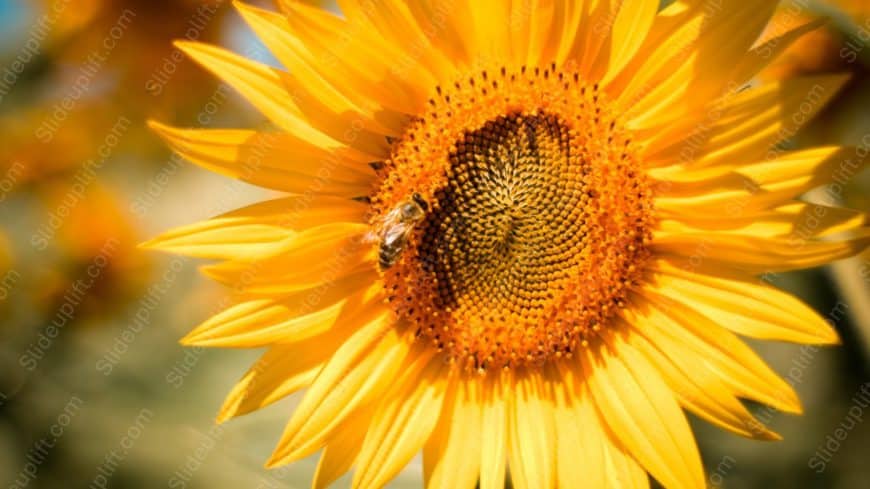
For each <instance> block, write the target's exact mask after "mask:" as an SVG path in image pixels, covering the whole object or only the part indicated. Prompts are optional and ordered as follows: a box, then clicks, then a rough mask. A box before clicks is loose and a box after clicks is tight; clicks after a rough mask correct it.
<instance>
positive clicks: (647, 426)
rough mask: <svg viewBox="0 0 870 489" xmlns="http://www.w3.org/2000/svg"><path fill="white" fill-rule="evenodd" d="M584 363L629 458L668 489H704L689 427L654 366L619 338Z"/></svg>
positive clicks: (588, 354) (589, 354)
mask: <svg viewBox="0 0 870 489" xmlns="http://www.w3.org/2000/svg"><path fill="white" fill-rule="evenodd" d="M611 348H612V349H611ZM582 359H583V367H584V369H585V371H586V374H587V376H588V379H589V383H590V390H591V392H592V396H593V397H594V398H595V403H596V405H597V406H598V411H599V413H601V417H602V418H603V419H604V420H605V421H606V422H607V424H608V426H609V427H610V433H612V434H613V435H614V436H615V437H616V438H617V439H618V440H619V442H620V443H621V444H622V445H624V446H625V447H626V449H627V450H628V452H629V453H631V454H632V456H633V457H634V458H636V459H637V460H638V462H640V463H641V464H642V465H643V466H644V468H645V469H646V470H647V471H649V472H650V473H651V474H652V475H653V477H655V478H656V479H657V480H658V481H659V482H661V483H662V485H664V486H665V487H668V488H678V487H704V472H703V467H702V465H701V459H700V457H699V455H698V450H697V447H696V445H695V440H694V437H693V436H692V432H691V430H690V429H689V424H688V422H687V421H686V418H685V416H684V415H683V412H682V410H681V409H680V406H679V404H677V401H676V400H675V399H674V397H673V394H672V392H671V390H670V389H669V388H668V387H667V385H666V384H665V383H664V382H663V381H662V379H661V378H660V376H659V374H658V372H656V370H655V369H654V368H653V367H652V366H651V365H650V364H649V362H647V361H646V360H645V359H644V358H643V356H642V355H640V353H638V352H637V351H636V350H635V349H634V348H632V347H630V346H629V345H627V344H625V343H624V342H623V341H622V340H621V339H619V338H613V339H612V345H611V346H610V347H608V348H604V347H602V348H601V349H600V350H598V351H597V352H592V351H590V350H588V349H586V350H584V351H583V354H582Z"/></svg>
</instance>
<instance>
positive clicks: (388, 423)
mask: <svg viewBox="0 0 870 489" xmlns="http://www.w3.org/2000/svg"><path fill="white" fill-rule="evenodd" d="M339 4H340V7H341V9H342V15H335V14H333V13H330V12H327V11H324V10H321V9H318V8H315V7H309V6H305V5H302V4H299V3H296V2H290V1H287V2H283V3H282V4H281V9H282V11H281V12H280V13H274V12H269V11H265V10H261V9H257V8H254V7H250V6H246V5H241V4H240V5H238V9H239V10H240V12H241V15H242V16H243V17H244V19H245V20H246V21H247V22H248V23H249V24H250V26H251V28H252V29H253V30H254V31H255V32H256V33H257V35H258V36H259V37H260V39H262V41H263V42H264V43H265V44H266V45H267V46H268V47H269V48H270V49H271V51H272V52H273V53H274V54H275V56H276V57H277V59H278V60H279V61H280V62H281V63H282V64H283V65H284V67H285V68H286V71H285V70H282V69H277V68H273V67H270V66H266V65H262V64H258V63H256V62H253V61H250V60H248V59H245V58H242V57H240V56H237V55H234V54H232V53H229V52H227V51H224V50H222V49H219V48H216V47H212V46H208V45H203V44H195V43H186V42H185V43H180V44H179V46H180V47H181V48H182V49H183V50H184V51H185V52H186V53H187V54H188V55H190V56H191V57H192V58H193V59H195V60H196V61H197V62H199V63H200V64H202V65H203V66H204V67H205V68H207V69H208V70H210V71H212V72H214V73H215V74H216V75H217V76H218V77H220V78H221V79H222V80H223V81H224V82H226V83H228V84H229V85H231V86H233V87H234V88H235V89H236V90H238V92H239V93H240V94H241V95H242V96H244V97H246V98H247V99H248V100H249V101H250V102H251V103H252V104H253V105H254V106H256V107H257V108H258V109H259V110H260V111H261V112H262V113H263V115H264V116H265V117H266V118H268V119H269V120H270V121H271V122H272V123H274V125H275V126H276V128H269V129H268V130H261V131H254V130H225V129H219V130H215V129H207V130H204V129H179V128H172V127H168V126H165V125H162V124H159V123H152V127H153V128H154V130H156V131H157V132H158V133H159V134H160V135H161V136H162V137H163V138H164V139H165V140H166V141H167V142H168V144H169V145H170V146H171V147H172V148H173V149H174V150H175V151H177V152H178V153H180V154H181V155H183V156H185V157H186V158H188V159H190V160H191V161H194V162H196V163H198V164H200V165H202V166H204V167H206V168H209V169H212V170H214V171H217V172H220V173H223V174H226V175H230V176H232V177H236V178H239V179H242V180H244V181H247V182H250V183H253V184H255V185H259V186H263V187H267V188H270V189H274V190H278V191H282V192H286V193H287V194H288V195H287V196H286V197H283V198H278V199H276V200H272V201H268V202H263V203H259V204H255V205H252V206H250V207H246V208H243V209H240V210H237V211H234V212H231V213H229V214H226V215H222V216H219V217H217V218H214V219H212V220H209V221H206V222H203V223H199V224H194V225H190V226H187V227H183V228H181V229H177V230H175V231H172V232H169V233H167V234H165V235H163V236H161V237H159V238H157V239H156V240H154V241H152V242H150V243H149V246H151V247H156V248H159V249H162V250H167V251H171V252H176V253H184V254H188V255H191V256H196V257H206V258H211V259H218V260H220V262H218V263H216V264H213V265H209V266H207V267H205V268H204V271H205V273H206V274H207V275H209V276H210V277H213V278H214V279H216V280H218V281H220V282H222V283H224V284H226V285H228V286H229V287H231V288H232V289H233V291H234V293H235V296H237V298H238V302H237V303H236V304H235V305H233V306H232V307H230V308H229V309H227V310H225V311H224V312H222V313H219V314H218V315H217V316H215V317H212V318H211V319H209V320H207V321H206V322H205V323H204V324H202V325H201V326H199V327H197V328H196V329H195V330H194V331H193V332H191V333H190V334H189V335H188V336H187V337H185V338H184V340H183V343H184V344H189V345H200V346H211V347H246V348H249V347H250V348H254V347H257V348H259V347H265V348H268V349H267V351H266V352H265V354H264V355H263V357H262V358H261V359H260V360H259V361H258V362H257V363H256V364H255V365H254V366H253V367H252V369H251V370H250V371H249V372H248V373H247V374H246V375H245V376H244V378H243V379H242V380H241V382H239V383H238V385H237V386H236V387H235V388H234V389H233V390H232V393H231V394H230V395H229V398H228V399H227V401H226V403H225V405H224V406H223V408H222V410H221V412H220V415H219V418H218V419H219V421H221V422H222V421H225V420H228V419H230V418H233V417H235V416H238V415H241V414H245V413H248V412H250V411H253V410H256V409H259V408H261V407H263V406H266V405H268V404H270V403H273V402H275V401H277V400H278V399H281V398H283V397H285V396H287V395H289V394H291V393H293V392H296V391H299V390H302V389H306V391H305V394H304V396H303V397H302V399H301V402H300V404H299V405H298V407H297V408H296V410H295V412H294V414H293V416H292V418H291V420H290V421H289V424H288V425H287V427H286V429H285V431H284V433H283V435H282V436H281V439H280V441H279V443H278V446H277V448H276V449H275V451H274V453H273V455H272V457H271V459H270V460H269V461H268V463H267V465H268V466H277V465H281V464H286V463H289V462H292V461H295V460H298V459H300V458H302V457H306V456H308V455H311V454H314V453H315V452H317V451H319V450H321V449H323V451H322V453H321V455H320V461H319V464H318V467H317V471H316V475H315V476H314V487H318V488H319V487H325V486H327V485H328V484H330V483H331V482H333V481H334V480H336V479H337V478H338V477H339V476H341V475H342V474H344V473H345V472H347V471H349V470H350V469H351V468H353V469H354V473H353V485H354V487H380V486H383V485H384V484H386V483H387V482H388V481H389V480H391V479H392V478H393V477H394V476H395V475H396V474H397V473H398V472H399V471H400V470H401V469H402V468H403V467H404V466H405V465H406V464H407V463H408V462H409V461H410V460H411V459H412V457H414V456H415V454H417V453H418V452H420V451H421V450H422V452H423V471H424V477H425V480H426V484H427V486H429V487H451V488H453V487H469V488H471V487H474V486H475V483H477V482H478V481H479V484H480V487H481V488H484V489H490V488H502V487H504V484H505V482H506V477H507V473H508V470H509V473H510V479H511V481H512V483H513V485H514V486H515V487H519V488H525V487H555V486H559V487H581V486H582V487H604V486H610V487H613V486H618V487H639V486H644V487H645V486H647V485H648V484H649V482H648V475H647V474H649V475H651V476H652V477H654V478H655V479H656V480H658V481H659V482H660V483H661V484H662V485H664V486H665V487H668V488H676V487H704V485H705V481H704V473H703V468H702V465H701V461H700V458H699V455H698V450H697V448H696V445H695V442H694V439H693V435H692V433H691V431H690V428H689V425H688V423H687V421H686V417H685V414H684V411H683V410H684V409H686V410H688V411H691V412H693V413H695V414H697V415H698V416H700V417H702V418H704V419H706V420H709V421H710V422H712V423H714V424H716V425H718V426H721V427H723V428H725V429H728V430H730V431H733V432H735V433H738V434H740V435H744V436H747V437H751V438H757V439H763V440H773V439H777V438H778V436H777V435H776V434H775V433H773V432H771V431H770V430H768V429H767V428H766V427H764V426H763V425H762V424H761V423H760V422H758V421H757V420H756V419H755V418H754V417H753V416H752V415H751V414H750V412H749V411H748V410H747V408H746V407H745V406H744V405H743V403H742V400H743V399H751V400H754V401H758V402H761V403H764V404H768V405H770V406H772V407H774V408H776V409H778V410H781V411H785V412H789V413H798V412H800V410H801V407H800V403H799V401H798V398H797V396H796V395H795V392H794V391H793V390H792V388H791V387H790V385H789V384H788V383H786V382H785V381H784V380H782V379H781V378H780V377H778V376H777V375H776V374H775V373H774V372H773V371H771V369H770V368H768V367H767V366H766V365H765V363H764V362H763V361H762V360H761V359H760V358H759V357H758V356H757V355H756V354H755V353H754V352H753V351H752V350H751V349H750V348H749V347H747V346H746V345H745V344H744V343H743V342H742V341H741V340H740V339H739V338H738V336H737V335H745V336H750V337H754V338H763V339H772V340H786V341H792V342H798V343H816V344H830V343H836V342H837V341H838V339H837V335H836V333H835V332H834V331H833V330H832V329H831V328H830V327H829V325H828V324H827V323H826V321H825V320H824V319H823V318H821V317H820V316H819V315H817V314H816V313H815V312H814V311H813V310H812V309H810V308H809V307H807V306H806V305H804V304H803V303H801V302H800V301H798V300H797V299H795V298H793V297H792V296H790V295H788V294H786V293H784V292H781V291H779V290H777V289H776V288H773V287H771V286H770V285H769V284H768V283H766V281H765V280H763V279H761V278H759V277H766V276H768V275H767V274H770V273H778V272H782V271H787V270H793V269H798V268H805V267H813V266H818V265H822V264H825V263H827V262H830V261H832V260H837V259H840V258H843V257H847V256H851V255H854V254H855V253H857V252H859V251H861V250H863V249H865V248H866V247H867V245H868V232H867V228H866V227H865V225H864V221H865V215H864V214H863V213H860V212H856V211H852V210H847V209H842V208H835V207H830V206H825V205H820V204H813V203H809V202H804V201H800V200H796V199H797V198H798V197H799V196H800V195H801V194H802V193H804V192H805V191H807V190H808V189H811V188H813V187H817V186H819V185H821V184H824V183H825V182H826V181H828V180H830V179H831V178H832V175H845V176H844V178H845V177H846V176H848V175H851V174H854V173H855V172H857V171H858V170H859V169H860V168H861V166H862V164H863V157H864V156H866V154H867V152H868V148H866V147H864V148H844V147H819V148H812V149H806V150H787V149H786V146H784V145H782V144H781V143H782V142H783V140H784V139H786V138H788V137H789V136H790V135H791V134H793V133H794V131H796V130H797V129H799V127H800V126H801V125H803V124H804V123H806V122H807V121H808V120H809V119H811V118H812V116H813V115H814V114H815V112H816V111H818V110H819V109H820V108H821V107H822V106H823V105H824V103H825V102H826V100H827V99H828V98H829V97H831V96H832V95H833V94H834V93H835V92H836V91H837V90H838V88H839V87H840V86H841V85H842V84H843V83H844V81H845V77H843V76H817V77H812V78H805V79H794V80H783V81H777V82H773V83H767V84H763V85H761V86H756V87H753V88H748V87H749V85H747V82H748V81H750V80H752V79H753V78H754V77H755V75H756V74H757V73H758V72H759V71H760V70H762V69H763V68H764V66H765V65H766V64H767V63H768V62H769V61H770V60H771V59H773V58H775V57H776V54H777V53H779V52H781V51H783V50H784V49H785V48H786V47H787V46H788V45H789V44H790V43H792V42H793V41H794V40H795V39H797V38H799V37H800V36H801V35H802V34H803V33H805V32H807V31H809V30H812V29H813V28H815V27H817V26H818V23H810V24H806V25H801V26H799V27H798V28H796V29H793V30H789V31H788V32H785V33H783V34H782V35H780V36H777V37H776V38H774V39H771V40H768V41H767V42H766V43H765V44H763V45H758V46H754V45H753V43H754V42H755V40H756V39H758V38H759V36H760V34H761V32H762V31H763V29H764V28H765V25H766V24H767V22H768V20H769V18H770V17H771V15H772V13H773V11H774V8H775V2H771V1H765V2H746V1H744V0H726V1H721V0H715V1H709V2H702V1H677V2H673V3H671V4H670V5H668V6H667V7H666V8H663V9H661V10H660V9H659V2H658V0H636V1H626V2H621V1H612V2H604V1H548V2H544V1H536V0H530V1H528V2H503V1H473V2H472V1H466V0H445V1H436V0H419V1H414V2H407V3H406V2H399V1H394V0H383V1H379V2H353V1H340V2H339Z"/></svg>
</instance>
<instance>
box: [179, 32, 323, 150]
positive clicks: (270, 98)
mask: <svg viewBox="0 0 870 489" xmlns="http://www.w3.org/2000/svg"><path fill="white" fill-rule="evenodd" d="M175 46H176V47H178V49H180V50H182V51H183V52H184V53H186V54H187V55H188V56H190V57H191V58H193V60H194V61H196V62H197V63H199V64H201V65H202V66H203V67H205V68H206V69H208V70H209V71H211V72H212V73H214V74H215V75H216V76H218V77H220V79H221V80H223V81H224V82H226V83H227V84H228V85H230V86H231V87H233V88H234V89H236V91H238V92H239V93H240V94H241V95H242V96H243V97H245V99H247V100H248V101H249V102H250V103H251V104H252V105H253V106H254V107H256V108H257V110H259V111H260V112H262V114H263V115H264V116H266V117H267V118H269V120H271V121H272V122H274V123H275V124H277V125H278V126H279V127H281V128H282V129H284V130H286V131H288V132H290V133H291V134H293V135H295V136H297V137H299V138H301V139H304V140H306V141H310V142H311V143H312V144H314V145H316V146H321V147H327V146H334V145H337V144H338V143H337V142H336V141H335V140H334V139H332V138H330V137H328V136H326V135H325V134H323V133H322V132H320V131H318V130H316V129H314V128H312V127H311V125H310V124H309V123H308V122H307V121H306V120H305V117H304V116H303V114H302V113H301V112H300V111H299V108H298V107H297V105H296V103H295V102H294V100H293V97H292V96H291V95H290V93H289V92H288V91H287V89H286V87H285V85H284V82H283V80H282V72H281V71H280V70H277V69H275V68H271V67H269V66H266V65H264V64H261V63H258V62H256V61H252V60H249V59H247V58H244V57H242V56H239V55H237V54H234V53H231V52H229V51H227V50H225V49H222V48H219V47H216V46H212V45H209V44H202V43H198V42H188V41H176V42H175Z"/></svg>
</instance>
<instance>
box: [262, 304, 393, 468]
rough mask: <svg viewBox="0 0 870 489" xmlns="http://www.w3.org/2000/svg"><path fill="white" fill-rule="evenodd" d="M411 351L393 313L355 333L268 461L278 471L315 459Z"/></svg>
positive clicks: (383, 386)
mask: <svg viewBox="0 0 870 489" xmlns="http://www.w3.org/2000/svg"><path fill="white" fill-rule="evenodd" d="M407 352H408V345H407V343H406V340H404V339H401V338H400V337H399V336H398V334H397V333H396V331H395V327H394V324H393V319H392V317H391V314H385V315H384V316H382V317H381V318H379V319H377V320H375V321H372V322H371V323H369V324H367V325H366V326H364V327H362V328H360V329H359V331H357V332H356V333H354V335H353V336H351V337H350V339H348V340H347V341H346V342H345V343H344V344H343V345H341V347H339V348H338V349H337V350H335V352H334V355H333V356H332V357H331V358H330V359H329V360H328V361H327V362H326V364H325V365H324V366H323V367H322V368H321V370H320V373H319V374H318V375H317V378H316V379H315V380H314V381H313V382H312V384H311V387H310V388H309V389H308V391H307V392H306V393H305V396H304V397H303V398H302V401H301V402H300V403H299V406H298V407H297V408H296V411H295V412H294V413H293V417H292V418H291V419H290V422H289V423H288V424H287V427H286V428H285V429H284V433H283V434H282V435H281V440H280V441H279V442H278V446H277V447H276V448H275V452H274V453H273V454H272V457H271V458H270V459H269V461H268V462H267V464H268V466H270V467H274V466H277V465H281V464H286V463H289V462H292V461H294V460H298V459H300V458H302V457H305V456H307V455H310V454H311V453H313V452H315V451H316V450H317V449H318V448H320V447H321V446H322V445H323V444H324V442H325V441H326V439H327V438H328V437H329V436H330V435H331V434H332V433H333V432H334V431H335V429H336V428H337V427H338V426H340V425H341V424H342V422H343V421H344V420H346V419H348V417H350V416H352V415H354V413H356V412H357V410H358V409H359V408H361V407H364V406H366V405H368V404H369V403H370V402H372V401H373V400H374V399H376V398H377V396H379V395H380V394H381V393H382V392H384V390H385V389H386V388H388V387H389V385H390V383H391V379H392V378H393V376H394V375H396V373H397V372H398V371H399V368H400V367H401V366H402V362H403V360H404V358H405V355H406V354H407Z"/></svg>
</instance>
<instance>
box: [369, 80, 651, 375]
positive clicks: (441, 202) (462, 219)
mask: <svg viewBox="0 0 870 489" xmlns="http://www.w3.org/2000/svg"><path fill="white" fill-rule="evenodd" d="M495 73H496V75H494V76H493V75H492V74H491V73H488V72H485V71H484V72H482V73H480V74H479V75H476V76H473V77H470V78H468V79H466V80H464V81H463V82H461V83H456V84H454V85H453V86H451V87H449V88H444V87H439V88H438V90H437V92H438V98H437V99H433V100H431V101H430V107H429V108H428V112H427V113H426V114H424V115H423V116H421V117H420V118H419V119H418V120H417V121H416V122H415V123H414V124H412V126H411V127H410V128H409V129H408V131H407V132H406V133H405V135H404V136H403V137H402V138H401V139H400V140H399V141H396V142H395V143H394V147H393V153H392V155H391V158H390V159H389V160H388V161H386V162H384V165H383V167H382V168H381V169H380V170H379V172H380V176H381V181H380V183H379V186H378V188H377V190H376V191H375V193H374V195H373V197H372V205H373V211H374V212H373V215H374V217H373V219H372V224H373V226H374V227H375V234H376V235H377V236H379V237H380V240H379V242H378V246H379V257H380V267H381V270H382V271H383V274H384V283H385V287H386V290H387V296H388V300H389V302H390V304H391V305H392V307H393V309H394V311H395V312H396V314H397V316H398V317H399V318H400V319H401V320H402V321H404V322H406V323H407V324H409V325H410V326H411V327H413V328H415V331H416V333H417V337H418V338H419V339H420V340H421V341H427V342H429V343H431V345H432V347H433V348H437V349H439V350H441V351H443V352H444V354H445V355H447V357H448V358H449V360H450V361H453V362H455V363H458V364H460V365H462V366H463V367H465V368H468V369H475V370H479V371H486V370H487V369H490V368H504V367H521V366H533V365H541V364H543V363H544V362H547V361H550V360H554V359H557V358H562V357H565V356H570V355H571V354H572V352H573V351H574V350H575V349H576V348H578V347H582V346H584V345H585V344H587V342H588V340H589V339H590V338H591V337H592V336H593V335H596V334H598V332H599V331H600V330H601V329H602V328H604V327H606V325H607V323H608V320H609V319H610V318H611V316H612V315H613V314H614V312H615V311H617V310H618V309H619V308H620V307H622V305H623V299H624V297H625V294H626V292H627V290H628V288H629V287H631V286H632V285H633V284H634V283H635V282H636V281H637V280H638V279H639V272H638V270H639V269H640V268H641V267H640V265H641V264H642V262H643V260H645V258H646V256H647V251H646V248H645V245H646V243H648V241H649V238H650V229H651V220H652V206H651V202H652V195H651V192H650V187H649V185H648V183H647V181H646V179H645V177H644V173H643V172H642V171H641V169H640V167H639V164H638V162H637V160H636V158H635V154H634V149H633V146H632V144H631V139H630V135H629V133H628V132H627V131H626V130H624V129H623V127H622V124H621V123H620V121H619V120H618V118H617V117H616V115H615V114H614V113H613V112H612V110H611V108H610V106H609V104H608V103H607V102H606V101H605V100H604V97H603V95H602V94H600V93H599V92H598V89H597V87H596V86H587V85H586V84H585V83H584V82H583V81H582V79H580V77H579V76H577V75H576V74H574V73H562V72H558V71H556V70H554V69H552V68H550V69H546V70H540V69H538V70H526V69H521V70H518V71H516V72H511V71H508V70H507V69H504V68H502V69H500V70H497V71H496V72H495Z"/></svg>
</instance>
